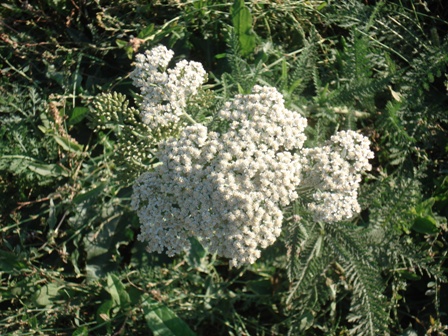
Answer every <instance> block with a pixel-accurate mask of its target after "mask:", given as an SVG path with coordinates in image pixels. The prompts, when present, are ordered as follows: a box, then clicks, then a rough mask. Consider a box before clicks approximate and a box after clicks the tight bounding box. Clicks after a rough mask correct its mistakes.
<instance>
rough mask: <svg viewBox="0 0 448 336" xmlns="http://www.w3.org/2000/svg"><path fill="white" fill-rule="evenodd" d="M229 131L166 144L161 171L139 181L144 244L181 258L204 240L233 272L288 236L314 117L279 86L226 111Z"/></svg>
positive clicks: (200, 132) (194, 131) (136, 197)
mask: <svg viewBox="0 0 448 336" xmlns="http://www.w3.org/2000/svg"><path fill="white" fill-rule="evenodd" d="M218 115H219V117H220V118H222V119H223V120H225V121H227V122H228V125H229V127H228V129H227V131H226V132H224V133H216V132H209V131H208V130H207V128H206V127H205V126H203V125H201V124H196V125H193V126H189V127H186V128H184V129H183V131H182V132H181V133H180V137H179V138H178V139H169V140H167V141H165V142H163V143H161V144H160V148H159V152H158V156H159V160H160V161H161V163H162V164H161V165H159V166H157V167H156V168H155V170H154V171H152V172H147V173H145V174H143V175H142V176H141V177H140V178H138V179H137V181H136V183H135V185H134V193H133V199H132V206H133V208H134V209H135V210H137V213H138V215H139V217H140V221H141V223H142V231H141V234H140V235H139V239H140V240H141V241H146V242H147V243H148V249H149V250H150V251H158V252H162V251H163V250H164V249H166V251H167V253H168V255H174V254H176V253H180V252H181V251H183V250H185V249H188V248H189V246H190V245H189V240H188V238H189V237H192V236H195V237H198V238H199V239H200V240H201V242H202V244H204V245H205V246H206V247H207V248H208V249H209V250H210V251H211V252H216V253H217V254H219V255H221V256H224V257H227V258H229V259H230V263H231V265H233V266H239V265H242V264H250V263H253V262H254V261H255V260H256V259H257V258H259V256H260V249H262V248H265V247H267V246H269V245H271V244H273V243H274V242H275V240H276V238H277V237H278V236H279V235H280V232H281V226H282V219H283V214H282V211H281V207H282V206H286V205H288V204H289V203H290V202H292V201H294V200H296V199H297V198H298V196H299V195H298V194H297V192H296V191H295V190H296V186H297V185H299V184H300V171H301V165H300V157H299V156H298V155H297V154H292V152H293V151H297V152H300V149H301V148H302V146H303V143H304V141H305V135H304V129H305V127H306V119H304V118H302V117H301V116H300V115H299V114H298V113H297V112H293V111H290V110H288V109H286V108H285V107H284V102H283V97H282V95H281V94H280V93H279V92H278V91H277V90H276V89H275V88H268V87H260V86H256V87H255V88H254V89H253V92H252V94H247V95H238V96H236V97H235V99H234V100H233V101H232V102H228V103H226V104H225V106H224V107H223V108H222V109H221V111H219V113H218Z"/></svg>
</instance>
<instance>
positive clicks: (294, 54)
mask: <svg viewBox="0 0 448 336" xmlns="http://www.w3.org/2000/svg"><path fill="white" fill-rule="evenodd" d="M0 15H1V21H0V22H1V25H0V50H1V52H0V69H1V77H0V83H1V84H0V100H1V103H0V113H1V114H0V137H1V143H0V172H1V174H0V216H1V217H0V280H1V285H0V309H1V311H0V330H1V334H2V335H9V334H11V335H32V334H38V335H120V334H121V335H128V334H133V335H148V334H150V333H151V332H152V333H153V334H154V335H190V334H191V335H193V334H197V335H212V334H213V335H285V334H288V333H289V334H291V335H299V334H304V335H347V334H349V332H350V330H351V333H352V334H355V335H381V334H392V335H423V334H428V335H445V333H446V332H447V330H448V316H447V312H448V287H447V284H446V276H447V265H446V258H447V252H448V249H447V241H446V239H447V225H446V223H447V216H448V178H447V173H448V160H447V159H448V155H447V153H448V132H447V129H448V105H447V86H448V82H447V81H448V78H447V64H448V37H447V32H448V5H447V4H446V3H445V1H443V0H433V1H417V0H407V1H406V0H402V1H400V0H396V1H395V0H394V1H364V0H363V1H361V0H359V1H356V0H348V1H300V0H299V1H292V0H285V1H250V2H246V3H245V4H244V3H243V2H242V1H238V0H235V1H214V0H210V1H207V0H203V1H202V0H201V1H199V0H198V1H188V0H186V1H175V0H167V1H143V0H134V1H128V0H115V1H101V0H83V1H61V0H49V1H30V2H28V1H11V0H8V1H5V2H3V3H2V4H1V6H0ZM157 44H163V45H166V46H167V47H169V48H172V49H173V50H174V51H175V54H176V59H183V58H186V59H189V60H195V61H199V62H201V63H202V64H203V65H204V67H205V69H206V70H207V71H208V73H209V82H208V88H209V89H210V92H212V95H213V96H214V97H216V98H218V99H220V98H222V99H225V98H228V97H231V96H232V95H233V94H234V93H235V92H238V90H240V91H241V90H243V91H248V90H250V88H251V87H252V86H253V85H254V84H268V85H272V86H275V87H277V88H278V89H279V91H281V92H282V93H283V95H284V97H285V100H286V104H287V105H288V107H289V108H291V109H294V108H295V107H301V108H302V109H303V110H304V111H305V113H306V117H307V118H308V120H309V124H310V127H309V130H308V134H309V139H310V140H309V141H310V142H311V143H312V142H316V143H317V142H319V141H321V140H322V139H326V138H328V137H329V135H331V134H333V132H334V131H335V130H337V129H347V128H351V129H360V130H361V131H362V133H363V134H365V135H366V136H368V137H369V139H370V140H371V142H372V149H373V150H374V151H375V160H374V161H373V162H372V164H373V167H374V168H373V170H372V172H371V173H370V174H369V175H368V176H366V177H365V181H364V184H363V190H362V193H361V198H360V201H361V203H362V206H363V209H364V210H363V212H362V213H361V215H360V217H359V218H357V219H355V220H354V221H353V222H351V223H341V224H340V225H334V226H312V225H311V224H309V225H308V226H307V225H305V224H303V225H302V226H299V225H297V226H293V225H292V226H288V228H291V230H292V231H291V232H287V233H286V232H285V234H284V236H282V238H281V239H280V240H279V243H278V244H276V245H275V246H272V247H271V248H268V249H267V250H266V251H265V253H264V254H263V256H262V258H261V259H260V260H259V261H257V262H256V263H255V264H254V265H252V266H250V267H245V268H241V269H229V267H228V263H227V261H226V260H224V259H221V258H217V257H215V256H210V255H208V254H207V253H206V251H204V249H203V248H202V247H201V246H200V244H194V245H193V248H192V250H191V251H190V252H189V253H187V254H186V255H185V256H180V257H178V258H174V259H170V258H167V257H166V256H164V255H158V254H148V253H147V252H145V247H144V245H143V244H141V243H140V242H138V241H137V240H136V236H137V234H138V232H139V222H138V218H137V217H136V215H135V213H134V212H133V211H131V209H130V205H129V203H130V195H131V186H132V178H133V177H135V174H136V172H134V175H132V174H131V173H132V172H131V173H130V171H129V169H128V168H127V167H126V166H125V165H124V163H123V157H121V156H120V155H121V154H120V153H121V152H120V150H119V149H120V138H119V137H118V136H117V133H116V132H115V130H116V127H117V125H118V124H119V122H118V121H116V123H115V124H112V125H109V126H108V127H107V128H105V129H104V130H101V131H98V130H96V131H95V122H96V121H95V118H94V117H93V116H95V109H94V108H93V107H92V101H93V100H94V98H95V96H97V95H98V94H99V93H102V92H112V91H114V92H119V93H122V94H124V95H126V96H127V97H128V98H129V100H130V101H131V104H132V102H133V97H135V95H136V94H135V88H134V87H133V86H132V85H131V80H130V79H129V73H130V71H132V62H133V59H134V56H135V54H136V53H137V52H142V51H144V50H146V49H150V48H151V47H153V46H155V45H157ZM206 100H207V97H205V98H204V101H206ZM204 106H207V105H204ZM199 108H201V107H199ZM202 108H203V107H202ZM208 108H215V107H214V106H211V107H210V106H208ZM291 211H293V212H294V211H295V210H294V209H292V210H291ZM285 246H288V249H285ZM286 256H288V257H286Z"/></svg>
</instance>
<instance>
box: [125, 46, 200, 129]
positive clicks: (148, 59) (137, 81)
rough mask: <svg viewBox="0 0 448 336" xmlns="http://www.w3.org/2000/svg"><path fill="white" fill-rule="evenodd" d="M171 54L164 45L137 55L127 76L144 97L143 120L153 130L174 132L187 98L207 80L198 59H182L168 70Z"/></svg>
mask: <svg viewBox="0 0 448 336" xmlns="http://www.w3.org/2000/svg"><path fill="white" fill-rule="evenodd" d="M173 55H174V53H173V51H171V50H168V49H167V48H166V47H164V46H158V47H155V48H153V49H151V50H147V51H146V52H145V53H144V54H138V55H136V63H135V69H134V71H133V72H132V73H131V75H130V77H131V78H132V80H133V84H134V85H135V86H137V87H138V88H140V91H141V94H142V97H143V101H142V104H141V117H142V121H143V122H144V123H145V124H147V125H148V126H149V127H150V129H151V130H153V131H155V132H159V131H160V129H165V130H174V131H176V130H177V129H178V128H181V127H182V126H183V125H182V123H181V119H182V116H183V115H184V114H185V113H186V107H187V103H188V100H189V99H190V98H191V97H192V96H194V95H196V94H197V92H198V90H199V88H200V86H201V85H202V84H203V83H204V81H205V79H206V72H205V70H204V68H203V67H202V64H201V63H198V62H193V61H185V60H183V61H180V62H178V63H177V64H176V65H175V67H174V68H173V69H167V67H168V64H169V62H170V61H171V59H172V58H173ZM174 133H175V132H174Z"/></svg>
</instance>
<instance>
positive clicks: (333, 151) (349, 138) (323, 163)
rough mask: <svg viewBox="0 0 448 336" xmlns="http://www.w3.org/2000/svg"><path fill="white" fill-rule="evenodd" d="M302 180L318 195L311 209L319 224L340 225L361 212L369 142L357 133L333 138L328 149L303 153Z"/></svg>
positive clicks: (371, 154) (309, 205)
mask: <svg viewBox="0 0 448 336" xmlns="http://www.w3.org/2000/svg"><path fill="white" fill-rule="evenodd" d="M302 155H303V158H302V161H301V163H302V166H303V169H302V174H303V175H302V178H303V180H304V181H305V183H303V184H302V186H301V187H303V186H304V185H305V184H306V185H307V186H310V187H312V188H313V189H314V190H315V192H314V193H313V195H312V198H313V201H311V202H310V203H309V204H308V209H309V210H310V211H311V212H312V213H313V215H314V219H315V220H316V221H323V222H337V221H341V220H344V219H348V218H351V217H353V216H354V215H355V214H357V213H359V212H360V211H361V209H360V206H359V204H358V188H359V183H360V181H361V174H362V173H363V172H365V171H368V170H370V169H371V166H370V164H369V162H368V160H369V159H371V158H373V152H372V151H371V150H370V148H369V140H368V139H367V138H366V137H364V136H362V135H361V134H358V133H356V132H354V131H341V132H339V133H337V134H335V135H333V136H332V137H331V139H330V141H328V142H327V144H326V145H325V146H322V147H316V148H311V149H304V150H302Z"/></svg>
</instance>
